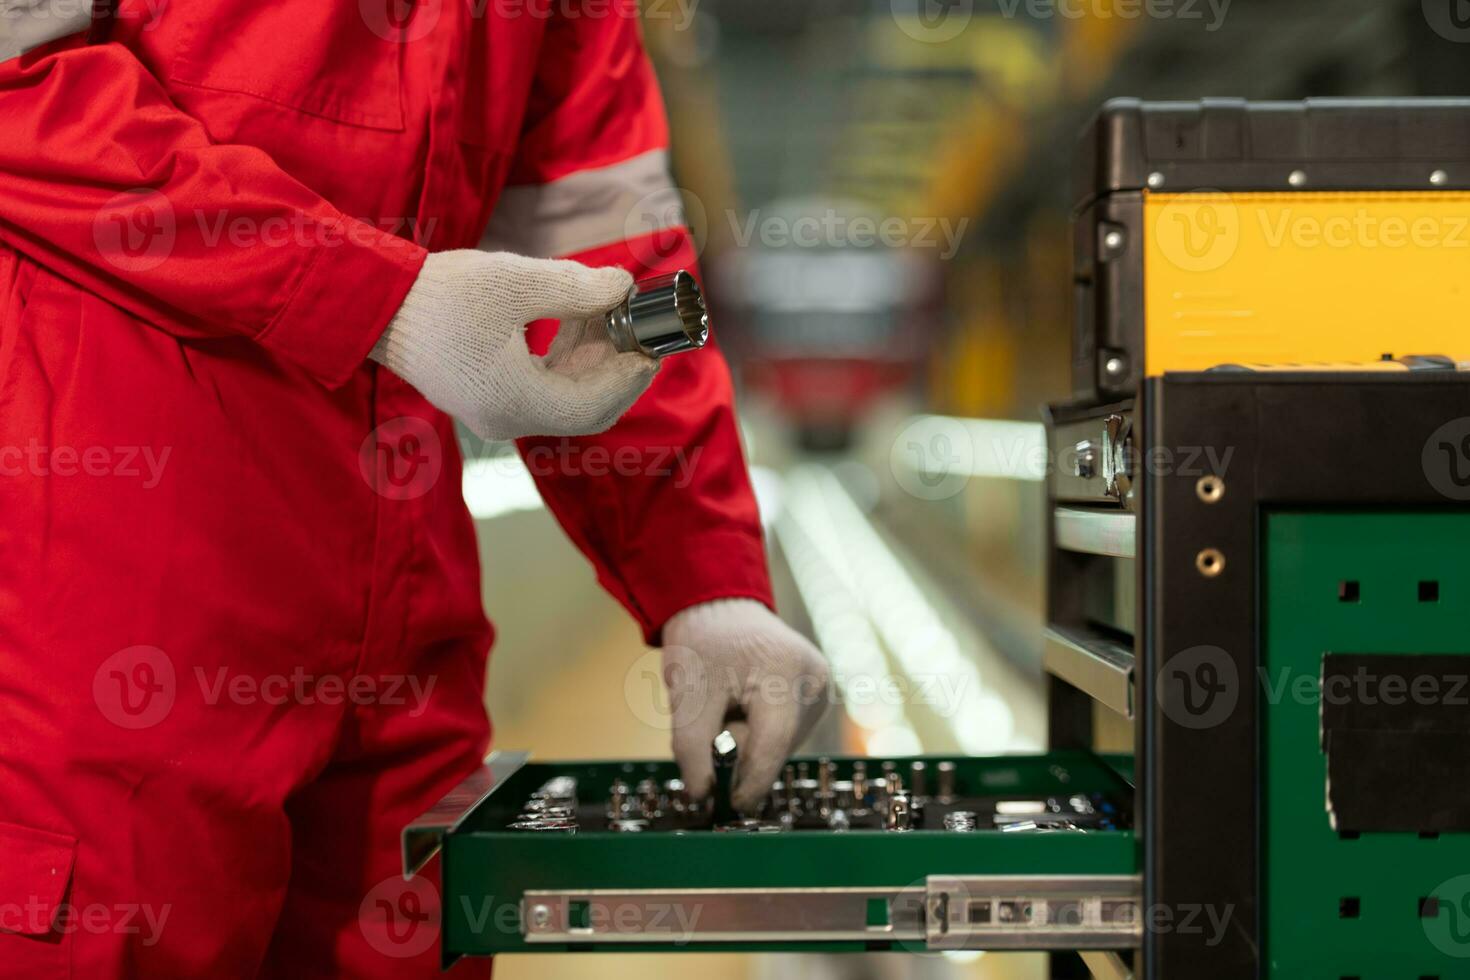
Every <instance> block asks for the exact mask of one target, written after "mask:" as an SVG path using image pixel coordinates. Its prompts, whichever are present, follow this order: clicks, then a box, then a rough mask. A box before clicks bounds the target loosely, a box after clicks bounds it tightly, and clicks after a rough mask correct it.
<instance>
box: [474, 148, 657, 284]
mask: <svg viewBox="0 0 1470 980" xmlns="http://www.w3.org/2000/svg"><path fill="white" fill-rule="evenodd" d="M684 223H685V220H684V207H683V203H682V202H681V200H680V198H679V191H678V190H677V189H676V188H675V187H674V185H673V182H672V181H671V180H670V179H669V155H668V153H667V151H665V150H651V151H649V152H647V153H643V154H639V155H638V156H636V157H632V158H630V159H628V160H624V161H622V162H621V163H615V164H612V165H611V166H607V167H598V168H596V169H593V170H579V171H578V172H576V173H573V174H568V175H567V176H565V177H561V178H558V179H557V180H553V181H551V182H549V183H546V184H537V185H524V186H516V187H507V188H506V189H505V190H504V191H503V192H502V193H501V195H500V200H499V201H498V202H497V203H496V205H495V213H494V214H492V215H491V216H490V225H489V227H488V228H486V229H485V234H484V235H483V236H482V237H481V239H480V248H482V249H485V250H486V251H500V250H503V251H509V252H515V253H517V254H519V255H529V256H533V257H536V258H556V257H558V256H562V255H575V254H577V253H578V252H585V251H587V250H588V249H592V248H596V247H598V246H600V245H609V244H612V243H614V242H620V241H624V240H627V239H630V238H638V237H641V236H643V235H647V234H650V233H652V232H655V231H662V230H663V229H665V228H672V227H676V226H679V225H682V224H684Z"/></svg>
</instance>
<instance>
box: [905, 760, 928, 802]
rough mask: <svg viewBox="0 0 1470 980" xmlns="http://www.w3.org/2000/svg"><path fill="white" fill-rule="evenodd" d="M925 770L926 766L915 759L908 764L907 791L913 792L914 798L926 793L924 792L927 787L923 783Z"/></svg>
mask: <svg viewBox="0 0 1470 980" xmlns="http://www.w3.org/2000/svg"><path fill="white" fill-rule="evenodd" d="M926 772H927V767H926V766H925V765H924V763H923V762H921V761H919V760H917V759H915V760H914V762H913V764H912V765H910V766H909V792H910V793H912V794H914V799H919V798H920V797H923V796H925V795H927V794H926V792H925V790H926V789H927V787H926V786H925V785H924V783H925V779H924V776H925V774H926Z"/></svg>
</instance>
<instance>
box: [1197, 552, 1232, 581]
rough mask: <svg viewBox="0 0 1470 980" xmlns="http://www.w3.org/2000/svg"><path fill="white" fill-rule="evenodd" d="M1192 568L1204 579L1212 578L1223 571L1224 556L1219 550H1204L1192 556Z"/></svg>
mask: <svg viewBox="0 0 1470 980" xmlns="http://www.w3.org/2000/svg"><path fill="white" fill-rule="evenodd" d="M1194 567H1195V568H1198V569H1199V573H1200V574H1201V575H1203V576H1204V577H1205V578H1214V577H1215V576H1217V575H1219V574H1220V573H1221V572H1223V571H1225V556H1224V555H1223V554H1221V553H1220V549H1219V548H1206V549H1204V550H1203V551H1201V552H1200V553H1199V554H1197V555H1195V556H1194Z"/></svg>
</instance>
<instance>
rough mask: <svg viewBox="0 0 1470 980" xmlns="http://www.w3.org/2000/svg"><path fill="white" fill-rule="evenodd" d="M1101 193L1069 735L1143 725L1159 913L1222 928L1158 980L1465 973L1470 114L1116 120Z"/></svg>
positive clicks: (1066, 502) (1099, 122) (1230, 112)
mask: <svg viewBox="0 0 1470 980" xmlns="http://www.w3.org/2000/svg"><path fill="white" fill-rule="evenodd" d="M1081 164H1082V165H1081V167H1080V168H1079V185H1078V188H1077V202H1076V210H1075V212H1074V214H1075V236H1074V242H1075V273H1076V276H1075V283H1074V289H1075V295H1076V298H1077V303H1076V313H1077V319H1076V323H1075V329H1076V333H1075V337H1074V352H1073V353H1074V357H1073V360H1074V398H1073V399H1072V400H1071V401H1069V402H1067V403H1065V404H1060V405H1055V406H1052V407H1051V409H1050V412H1049V418H1048V433H1049V435H1048V438H1049V448H1050V454H1051V460H1052V473H1051V475H1050V483H1049V490H1050V507H1049V509H1050V533H1051V551H1050V554H1051V559H1050V571H1049V598H1048V606H1049V608H1048V618H1049V629H1048V633H1047V638H1046V645H1045V653H1044V660H1045V666H1046V669H1047V671H1048V672H1049V674H1050V675H1051V677H1050V682H1049V683H1050V688H1051V689H1050V697H1049V701H1050V704H1049V707H1050V716H1049V723H1050V740H1051V745H1052V747H1053V749H1055V750H1060V749H1064V748H1072V749H1077V748H1085V747H1087V746H1089V745H1092V744H1095V741H1094V740H1095V736H1096V733H1097V732H1099V731H1103V730H1104V729H1105V728H1106V727H1107V726H1105V725H1102V724H1100V722H1102V721H1103V720H1111V721H1112V722H1116V721H1117V720H1118V719H1123V720H1125V721H1126V722H1128V723H1129V724H1131V726H1132V732H1133V740H1134V744H1135V746H1136V765H1137V771H1138V796H1137V812H1138V823H1137V833H1138V835H1139V839H1140V841H1141V843H1142V849H1143V858H1142V865H1141V872H1142V881H1143V898H1142V900H1143V903H1144V907H1145V908H1146V909H1149V910H1166V911H1168V912H1170V913H1173V920H1172V921H1173V922H1174V923H1175V924H1176V925H1177V924H1180V923H1182V921H1183V915H1184V913H1185V911H1186V910H1194V909H1201V908H1203V909H1205V910H1211V909H1213V910H1214V914H1215V916H1216V920H1217V921H1218V920H1219V919H1221V918H1223V917H1224V916H1225V915H1227V914H1228V916H1229V918H1228V927H1227V928H1225V929H1224V930H1223V931H1221V932H1218V933H1214V932H1212V931H1211V930H1209V929H1192V930H1191V929H1185V928H1183V927H1182V926H1180V927H1177V928H1146V929H1145V930H1144V937H1143V940H1142V944H1141V952H1140V955H1139V956H1138V957H1137V959H1136V963H1135V965H1136V966H1137V967H1138V972H1139V973H1140V974H1141V975H1142V976H1144V977H1148V978H1168V980H1173V978H1177V977H1187V978H1190V980H1197V978H1198V980H1209V978H1221V980H1225V978H1230V980H1240V978H1250V977H1261V978H1267V977H1269V978H1291V980H1296V978H1304V977H1310V978H1322V980H1348V978H1354V980H1390V978H1402V980H1423V978H1428V977H1435V978H1442V980H1447V978H1450V977H1459V976H1466V975H1470V974H1467V972H1466V971H1467V969H1470V967H1467V965H1466V964H1467V963H1470V959H1467V957H1470V930H1467V927H1466V923H1465V920H1464V913H1465V912H1466V911H1467V910H1470V879H1465V878H1458V877H1457V876H1459V875H1461V874H1463V873H1464V872H1466V871H1470V836H1467V834H1466V832H1467V831H1470V819H1467V818H1470V791H1467V790H1466V788H1465V786H1466V783H1465V779H1464V773H1465V772H1466V771H1467V763H1470V751H1467V745H1470V740H1467V739H1466V735H1467V731H1466V730H1467V728H1470V721H1467V719H1470V711H1467V710H1466V707H1465V706H1463V705H1464V704H1466V702H1461V703H1462V706H1461V707H1458V708H1456V707H1455V704H1454V702H1453V700H1452V698H1453V697H1454V693H1455V689H1456V685H1457V684H1458V683H1460V682H1461V681H1463V680H1464V678H1465V676H1470V637H1467V634H1466V631H1465V629H1464V628H1463V625H1462V624H1461V625H1457V621H1462V620H1463V617H1464V613H1465V610H1466V609H1470V576H1467V575H1466V574H1465V572H1464V562H1463V560H1462V558H1461V557H1460V556H1462V555H1463V549H1464V548H1465V547H1466V546H1467V545H1470V510H1467V509H1466V508H1467V502H1470V380H1467V377H1470V376H1467V375H1466V374H1464V373H1462V372H1461V371H1459V370H1458V367H1459V364H1460V362H1462V361H1464V360H1465V359H1467V358H1470V331H1467V330H1466V324H1467V323H1470V280H1467V278H1466V275H1465V269H1466V266H1465V265H1464V263H1463V260H1462V258H1461V256H1463V255H1466V254H1470V232H1467V222H1470V194H1467V193H1466V188H1467V187H1470V102H1467V101H1464V100H1454V101H1446V100H1439V101H1427V100H1426V101H1375V102H1361V101H1337V100H1325V101H1311V100H1309V101H1307V102H1304V103H1244V102H1238V101H1204V102H1199V103H1159V104H1151V103H1140V102H1137V101H1133V100H1121V101H1117V102H1112V103H1109V104H1108V105H1107V106H1105V107H1104V109H1103V111H1102V112H1101V113H1100V114H1099V116H1098V117H1097V119H1096V121H1095V122H1094V124H1093V125H1092V127H1091V128H1090V129H1089V130H1088V132H1087V133H1086V135H1085V136H1084V139H1083V143H1082V157H1081ZM1400 688H1402V692H1401V691H1400ZM1413 690H1418V691H1421V692H1427V693H1424V695H1423V696H1420V697H1415V696H1413V695H1411V694H1407V693H1405V692H1410V691H1413ZM1460 693H1462V694H1463V693H1464V692H1463V691H1462V692H1460ZM1115 727H1116V726H1115Z"/></svg>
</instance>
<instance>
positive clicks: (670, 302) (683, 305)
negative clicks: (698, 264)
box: [604, 269, 709, 357]
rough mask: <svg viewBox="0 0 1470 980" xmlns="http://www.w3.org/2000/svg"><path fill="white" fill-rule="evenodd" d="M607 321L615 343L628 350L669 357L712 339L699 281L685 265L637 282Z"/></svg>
mask: <svg viewBox="0 0 1470 980" xmlns="http://www.w3.org/2000/svg"><path fill="white" fill-rule="evenodd" d="M604 322H605V325H606V327H607V335H608V338H609V339H610V340H611V341H612V344H613V346H614V347H616V348H617V349H618V350H620V351H623V352H624V353H629V352H632V351H642V352H643V353H645V354H647V355H648V356H649V357H667V356H668V355H670V354H677V353H679V352H680V351H686V350H698V349H699V348H701V347H703V346H704V345H705V343H706V342H707V341H708V340H709V313H708V311H706V310H705V307H704V297H703V296H702V295H701V294H700V291H699V283H697V282H695V280H694V276H693V275H691V274H690V273H688V272H686V271H684V270H683V269H680V270H679V271H678V272H673V273H670V274H668V275H665V276H654V277H652V278H649V279H642V280H639V281H638V282H635V283H634V284H633V291H632V292H631V293H629V294H628V298H627V299H625V300H623V302H622V303H621V304H619V305H618V306H617V307H615V308H613V309H612V310H609V311H608V314H607V317H606V319H605V321H604Z"/></svg>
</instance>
